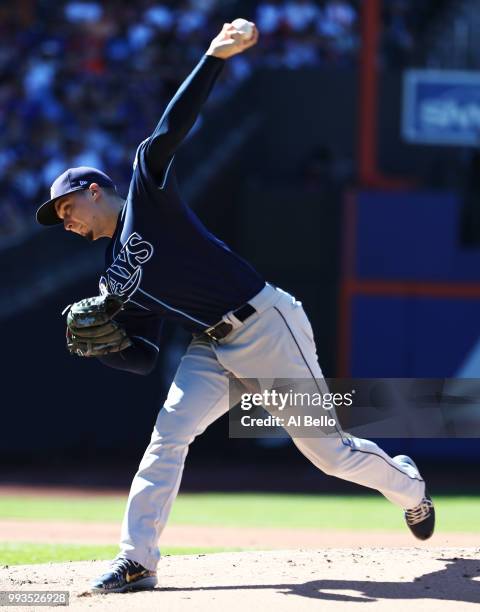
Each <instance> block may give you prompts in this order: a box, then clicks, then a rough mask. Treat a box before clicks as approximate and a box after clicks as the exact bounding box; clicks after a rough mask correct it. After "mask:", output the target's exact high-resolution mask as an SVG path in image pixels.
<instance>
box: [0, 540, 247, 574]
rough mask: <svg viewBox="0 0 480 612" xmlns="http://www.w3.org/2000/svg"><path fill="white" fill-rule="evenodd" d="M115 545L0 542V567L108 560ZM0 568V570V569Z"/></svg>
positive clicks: (180, 551) (174, 550) (177, 551)
mask: <svg viewBox="0 0 480 612" xmlns="http://www.w3.org/2000/svg"><path fill="white" fill-rule="evenodd" d="M239 550H244V549H242V548H180V547H168V546H166V547H164V548H162V555H164V556H165V555H194V554H199V553H215V552H234V551H239ZM117 553H118V546H101V545H100V546H95V545H92V546H85V545H83V544H78V545H77V544H39V543H35V544H33V543H29V542H0V563H1V565H24V564H26V565H30V564H34V563H64V562H66V561H92V560H105V561H106V560H111V559H113V558H114V557H115V555H116V554H117ZM1 565H0V568H1Z"/></svg>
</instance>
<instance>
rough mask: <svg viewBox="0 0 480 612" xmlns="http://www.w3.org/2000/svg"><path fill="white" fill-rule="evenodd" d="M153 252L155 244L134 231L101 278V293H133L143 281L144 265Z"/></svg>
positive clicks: (127, 295)
mask: <svg viewBox="0 0 480 612" xmlns="http://www.w3.org/2000/svg"><path fill="white" fill-rule="evenodd" d="M153 252H154V248H153V245H152V244H150V242H147V241H146V240H143V238H142V237H141V236H140V234H138V233H137V232H134V233H133V234H132V235H131V236H129V237H128V239H127V241H126V242H125V244H124V245H123V246H122V248H121V249H120V251H119V253H118V255H117V256H116V257H115V259H114V260H113V263H112V265H111V266H110V267H109V268H108V269H107V270H106V273H105V276H102V277H101V278H100V282H99V286H100V293H102V294H105V293H113V294H115V295H121V296H124V297H130V296H131V295H133V294H134V293H135V291H136V290H137V289H138V287H139V286H140V283H141V281H142V274H143V270H142V266H143V264H145V263H146V262H147V261H148V260H149V259H150V258H151V257H152V255H153Z"/></svg>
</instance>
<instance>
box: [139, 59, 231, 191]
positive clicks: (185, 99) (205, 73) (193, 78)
mask: <svg viewBox="0 0 480 612" xmlns="http://www.w3.org/2000/svg"><path fill="white" fill-rule="evenodd" d="M224 63H225V60H223V59H220V58H218V57H213V56H211V55H204V56H203V57H202V59H201V60H200V62H199V63H198V64H197V66H196V67H195V68H194V70H193V71H192V72H191V73H190V75H189V76H188V77H187V78H186V79H185V81H184V82H183V83H182V85H181V86H180V88H179V89H178V91H177V93H176V94H175V96H174V97H173V98H172V100H171V102H170V103H169V105H168V106H167V108H166V110H165V112H164V113H163V116H162V118H161V119H160V121H159V123H158V125H157V127H156V128H155V130H154V131H153V133H152V135H151V136H150V138H149V139H148V141H147V144H146V147H145V160H146V162H147V166H148V168H149V170H150V172H151V174H152V175H153V176H154V177H155V178H156V179H158V180H160V178H161V177H162V175H163V172H164V170H165V168H166V166H167V164H168V163H169V161H170V160H171V158H172V156H173V155H174V153H175V151H176V150H177V148H178V146H179V145H180V144H181V143H182V141H183V139H184V138H185V136H186V135H187V134H188V132H189V131H190V130H191V128H192V127H193V125H194V123H195V121H196V119H197V117H198V115H199V113H200V111H201V109H202V106H203V104H204V103H205V101H206V100H207V98H208V95H209V94H210V91H211V90H212V87H213V85H214V84H215V81H216V80H217V77H218V75H219V74H220V72H221V71H222V68H223V64H224Z"/></svg>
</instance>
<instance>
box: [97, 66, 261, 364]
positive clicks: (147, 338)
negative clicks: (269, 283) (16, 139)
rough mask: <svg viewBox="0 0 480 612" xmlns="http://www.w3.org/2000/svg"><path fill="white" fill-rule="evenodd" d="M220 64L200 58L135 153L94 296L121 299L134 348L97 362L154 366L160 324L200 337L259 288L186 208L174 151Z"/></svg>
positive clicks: (255, 275) (250, 273) (256, 277)
mask: <svg viewBox="0 0 480 612" xmlns="http://www.w3.org/2000/svg"><path fill="white" fill-rule="evenodd" d="M222 65H223V60H219V59H217V58H213V57H210V56H204V57H203V58H202V60H201V61H200V63H199V64H198V66H197V67H196V68H195V70H194V71H193V72H192V73H191V75H190V76H189V77H188V78H187V80H186V81H185V82H184V83H183V85H182V86H181V87H180V89H179V90H178V92H177V94H176V95H175V97H174V98H173V100H172V101H171V102H170V104H169V106H168V107H167V110H166V111H165V113H164V115H163V116H162V119H161V120H160V122H159V124H158V126H157V128H156V129H155V131H154V132H153V134H152V135H151V136H150V137H149V138H147V139H146V140H145V141H143V142H142V143H141V144H140V146H139V147H138V149H137V154H136V156H135V161H134V165H133V166H134V170H133V175H132V179H131V182H130V187H129V191H128V195H127V198H126V201H125V205H124V207H123V209H122V211H121V213H120V215H119V218H118V222H117V226H116V229H115V233H114V235H113V237H112V239H111V241H110V243H109V245H108V247H107V250H106V255H105V272H104V274H103V275H102V277H101V279H100V291H101V292H102V293H105V292H108V293H113V294H116V295H120V296H122V297H123V298H125V300H126V307H125V311H124V312H122V313H121V314H120V315H118V317H116V319H117V320H118V321H119V322H121V323H122V324H123V325H124V326H125V328H126V330H127V333H128V334H129V336H130V337H131V338H132V340H133V341H134V345H133V346H132V347H131V348H129V349H126V350H125V351H122V353H120V354H114V355H109V356H107V357H104V358H102V359H101V360H102V361H103V362H104V363H106V364H107V365H111V366H112V367H118V368H121V369H126V370H130V371H134V372H143V373H145V371H146V370H148V371H149V370H150V369H151V367H153V363H152V360H153V361H154V359H155V357H156V353H157V352H158V345H159V341H160V329H161V325H162V321H163V320H165V319H170V320H173V321H177V322H178V323H180V324H181V325H183V326H184V327H186V328H187V329H188V330H190V331H192V332H201V331H203V330H204V329H206V328H207V327H210V326H211V325H213V324H215V323H217V322H218V321H220V320H221V318H222V316H223V315H224V314H225V313H226V312H228V311H230V310H233V309H236V308H238V307H239V306H241V305H242V304H244V303H245V302H247V301H248V300H249V299H250V298H252V297H253V296H254V295H255V294H257V293H258V292H259V291H260V290H261V289H262V288H263V286H264V285H265V281H264V279H263V278H262V277H261V276H260V275H259V274H258V273H257V272H256V271H255V270H254V268H252V266H251V265H250V264H248V263H247V262H246V261H245V260H244V259H242V258H241V257H239V256H238V255H237V254H236V253H234V252H233V251H232V250H231V249H230V248H229V247H228V246H227V245H226V244H225V243H224V242H222V241H221V240H219V239H218V238H216V237H215V236H214V235H213V234H212V233H211V232H209V231H208V230H207V229H206V227H205V226H204V225H203V224H202V222H201V221H200V220H199V219H198V217H197V216H196V215H195V213H194V212H193V211H192V210H191V209H190V208H189V207H188V206H187V205H186V204H185V202H184V201H183V200H182V198H181V195H180V193H179V189H178V185H177V181H176V177H175V168H174V166H175V161H174V155H175V151H176V148H177V147H178V145H179V144H180V142H181V141H182V140H183V138H184V136H185V135H186V134H187V133H188V131H189V129H190V128H191V127H192V125H193V123H194V122H195V119H196V118H197V116H198V113H199V111H200V109H201V106H202V104H203V102H204V101H205V99H206V98H207V96H208V93H209V91H210V89H211V87H212V86H213V83H214V81H215V79H216V77H217V76H218V73H219V72H220V70H221V67H222Z"/></svg>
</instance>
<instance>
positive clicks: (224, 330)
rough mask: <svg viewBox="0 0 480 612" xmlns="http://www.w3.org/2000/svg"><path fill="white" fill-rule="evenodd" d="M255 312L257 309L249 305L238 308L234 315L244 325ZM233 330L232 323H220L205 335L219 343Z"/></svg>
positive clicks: (206, 331) (205, 332)
mask: <svg viewBox="0 0 480 612" xmlns="http://www.w3.org/2000/svg"><path fill="white" fill-rule="evenodd" d="M255 312H257V311H256V310H255V308H254V307H253V306H252V305H251V304H248V303H247V304H244V305H243V306H240V308H237V310H233V311H232V314H233V315H234V317H235V318H236V319H238V320H239V321H241V322H242V323H243V322H244V321H246V320H247V319H248V317H251V316H252V315H253V314H254V313H255ZM232 329H233V325H232V324H231V323H227V322H226V321H220V323H217V324H216V325H212V327H209V328H208V329H206V330H205V331H204V332H203V333H204V334H205V335H206V336H208V337H209V338H211V339H212V340H215V342H217V341H218V340H222V339H223V338H225V337H226V336H228V334H229V333H230V332H231V331H232Z"/></svg>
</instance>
